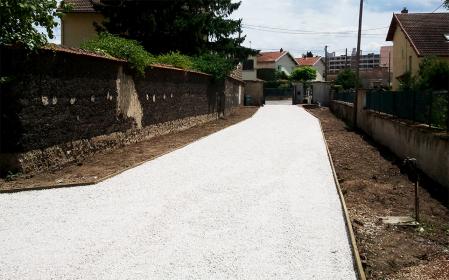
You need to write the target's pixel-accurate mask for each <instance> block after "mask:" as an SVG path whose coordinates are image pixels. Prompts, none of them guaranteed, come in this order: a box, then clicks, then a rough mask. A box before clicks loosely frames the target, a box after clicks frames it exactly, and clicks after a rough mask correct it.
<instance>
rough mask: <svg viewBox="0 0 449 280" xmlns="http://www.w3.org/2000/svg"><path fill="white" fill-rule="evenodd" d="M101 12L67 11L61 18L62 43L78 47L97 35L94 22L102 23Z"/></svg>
mask: <svg viewBox="0 0 449 280" xmlns="http://www.w3.org/2000/svg"><path fill="white" fill-rule="evenodd" d="M103 20H104V17H103V16H102V15H101V14H99V13H67V14H65V15H64V17H63V18H62V20H61V33H62V35H61V36H62V37H61V44H62V45H64V46H69V47H75V48H78V47H79V46H80V45H81V43H83V42H84V41H87V40H89V39H92V38H95V37H97V32H96V30H95V27H94V22H96V23H98V24H101V23H102V22H103Z"/></svg>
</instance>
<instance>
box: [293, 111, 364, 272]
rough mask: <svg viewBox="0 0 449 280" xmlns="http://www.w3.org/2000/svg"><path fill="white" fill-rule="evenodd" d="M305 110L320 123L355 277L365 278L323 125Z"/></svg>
mask: <svg viewBox="0 0 449 280" xmlns="http://www.w3.org/2000/svg"><path fill="white" fill-rule="evenodd" d="M300 107H301V106H300ZM305 111H306V112H307V113H309V114H310V115H312V116H313V117H314V118H316V119H317V120H318V123H319V124H320V130H321V134H322V135H323V139H324V144H325V146H326V152H327V157H328V158H329V162H330V165H331V169H332V175H333V177H334V182H335V186H336V188H337V192H338V197H339V198H340V203H341V208H342V210H343V218H344V220H345V224H346V231H347V233H348V239H349V243H350V244H351V249H352V255H353V262H354V269H355V270H356V271H357V277H358V279H359V280H366V276H365V270H364V269H363V264H362V260H361V258H360V254H359V250H358V247H357V242H356V240H355V235H354V231H353V230H352V223H351V219H350V217H349V212H348V208H347V207H346V202H345V197H344V195H343V192H342V191H341V187H340V183H339V182H338V176H337V172H336V171H335V166H334V162H333V160H332V155H331V153H330V151H329V145H328V144H327V140H326V137H325V136H324V131H323V126H322V125H321V121H320V119H319V118H318V117H317V116H315V115H314V114H313V113H312V112H310V111H308V110H305Z"/></svg>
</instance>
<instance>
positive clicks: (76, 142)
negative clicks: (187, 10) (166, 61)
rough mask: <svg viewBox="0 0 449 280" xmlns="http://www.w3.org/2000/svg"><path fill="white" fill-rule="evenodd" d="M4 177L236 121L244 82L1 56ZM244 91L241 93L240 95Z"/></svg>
mask: <svg viewBox="0 0 449 280" xmlns="http://www.w3.org/2000/svg"><path fill="white" fill-rule="evenodd" d="M1 58H2V65H1V76H2V77H7V79H6V82H3V83H2V84H1V94H0V110H1V112H0V113H1V119H0V134H1V140H0V169H1V172H0V173H5V172H6V171H7V170H15V171H21V172H35V171H41V170H45V169H49V168H57V167H59V166H61V165H63V164H66V163H69V162H73V161H77V160H81V159H83V158H85V157H88V156H90V155H92V154H95V153H98V152H103V151H106V150H110V149H114V148H117V147H119V146H123V145H126V144H129V143H133V142H137V141H142V140H145V139H149V138H151V137H154V136H157V135H161V134H166V133H170V132H172V131H179V130H183V129H186V128H189V127H192V126H194V125H197V124H200V123H204V122H206V121H210V120H212V119H215V118H217V117H218V116H220V115H226V114H230V113H231V112H232V107H233V106H238V100H237V99H238V96H239V81H237V80H234V79H232V78H229V79H228V80H227V81H225V83H218V82H213V81H212V79H211V77H210V76H209V75H206V74H203V73H197V72H190V71H184V70H180V69H174V68H169V67H152V68H151V69H148V71H147V72H146V74H145V75H144V76H142V75H139V74H137V73H134V71H132V69H130V67H129V65H128V64H127V63H126V62H124V61H121V60H117V59H110V58H106V57H101V56H98V55H89V54H82V53H77V52H76V51H63V50H49V49H45V50H40V51H38V52H33V53H26V52H25V51H23V50H20V49H12V48H2V49H1ZM240 90H241V89H240Z"/></svg>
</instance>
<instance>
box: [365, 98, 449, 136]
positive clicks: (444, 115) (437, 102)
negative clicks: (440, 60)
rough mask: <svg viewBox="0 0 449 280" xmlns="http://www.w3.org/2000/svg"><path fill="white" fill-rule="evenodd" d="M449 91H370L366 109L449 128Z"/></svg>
mask: <svg viewBox="0 0 449 280" xmlns="http://www.w3.org/2000/svg"><path fill="white" fill-rule="evenodd" d="M448 100H449V94H448V91H433V92H431V91H428V92H416V91H401V92H392V91H369V92H368V93H367V95H366V109H369V110H374V111H378V112H382V113H386V114H389V115H393V116H395V117H398V118H401V119H407V120H411V121H415V122H419V123H425V124H427V125H429V126H431V127H436V128H441V129H446V130H449V113H448V112H449V102H448Z"/></svg>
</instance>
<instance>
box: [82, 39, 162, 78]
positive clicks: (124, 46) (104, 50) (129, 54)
mask: <svg viewBox="0 0 449 280" xmlns="http://www.w3.org/2000/svg"><path fill="white" fill-rule="evenodd" d="M81 49H84V50H88V51H93V52H97V53H101V54H106V55H110V56H113V57H116V58H121V59H125V60H127V61H128V62H129V63H130V64H131V67H132V68H134V69H135V70H136V71H137V72H139V73H140V74H142V75H143V74H144V73H145V68H146V67H147V66H148V65H150V64H152V63H154V62H155V59H154V57H153V56H152V55H151V54H150V53H149V52H147V51H146V50H145V49H144V48H143V47H142V46H141V45H140V44H139V42H137V41H134V40H129V39H125V38H121V37H117V36H114V35H112V34H109V33H101V34H100V35H99V36H98V38H96V39H92V40H89V41H86V42H84V43H83V44H81Z"/></svg>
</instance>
